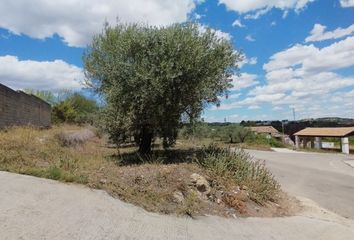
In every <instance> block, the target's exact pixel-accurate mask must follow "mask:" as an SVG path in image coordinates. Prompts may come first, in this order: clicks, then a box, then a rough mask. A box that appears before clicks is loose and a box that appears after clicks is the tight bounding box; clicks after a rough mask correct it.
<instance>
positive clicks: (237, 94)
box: [228, 93, 241, 99]
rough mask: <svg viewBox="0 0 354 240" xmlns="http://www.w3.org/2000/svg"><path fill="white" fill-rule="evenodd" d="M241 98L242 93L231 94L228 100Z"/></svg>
mask: <svg viewBox="0 0 354 240" xmlns="http://www.w3.org/2000/svg"><path fill="white" fill-rule="evenodd" d="M240 96H241V93H234V94H230V95H229V97H228V99H237V98H239V97H240Z"/></svg>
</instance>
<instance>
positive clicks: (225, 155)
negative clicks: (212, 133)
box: [196, 145, 280, 204]
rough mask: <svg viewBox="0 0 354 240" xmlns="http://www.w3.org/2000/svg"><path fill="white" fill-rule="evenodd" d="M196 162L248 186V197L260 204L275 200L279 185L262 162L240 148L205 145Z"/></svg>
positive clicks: (214, 172)
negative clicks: (253, 158)
mask: <svg viewBox="0 0 354 240" xmlns="http://www.w3.org/2000/svg"><path fill="white" fill-rule="evenodd" d="M196 163H197V164H199V165H200V166H202V167H204V168H206V169H208V170H209V171H210V172H211V173H213V174H215V175H217V176H221V177H231V178H232V179H234V180H235V181H236V182H237V184H239V185H240V186H242V185H245V186H247V187H248V188H249V191H250V192H249V193H250V198H251V199H252V200H254V201H256V202H258V203H260V204H263V203H265V202H266V201H275V200H276V195H277V193H278V191H279V189H280V185H279V184H278V182H277V181H276V180H275V179H274V177H273V175H272V173H271V172H270V171H269V170H268V169H267V168H266V167H265V165H264V163H262V162H260V161H254V160H252V158H251V156H250V155H249V154H248V153H246V152H244V151H243V150H242V149H229V148H219V147H217V146H215V145H210V146H209V147H205V148H204V149H203V152H202V154H201V156H199V157H197V159H196Z"/></svg>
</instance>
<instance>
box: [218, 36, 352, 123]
mask: <svg viewBox="0 0 354 240" xmlns="http://www.w3.org/2000/svg"><path fill="white" fill-rule="evenodd" d="M353 56H354V36H353V37H347V38H346V39H344V40H340V41H337V42H335V43H333V44H330V45H328V46H326V47H322V48H318V47H315V46H314V45H301V44H296V45H294V46H293V47H290V48H288V49H285V50H283V51H281V52H278V53H275V54H274V55H273V56H271V57H270V59H269V62H268V63H266V64H264V65H263V69H264V70H265V71H266V75H265V77H266V80H267V82H266V83H265V84H263V85H260V84H256V85H253V86H251V89H250V90H249V91H248V94H247V96H246V98H244V99H241V100H240V99H237V101H234V102H231V103H226V104H222V105H221V107H220V108H219V109H223V110H229V109H235V108H240V107H246V106H247V107H248V106H250V108H253V107H252V106H255V105H257V106H261V107H262V105H263V104H271V105H272V107H273V110H274V111H278V112H277V115H278V116H282V117H284V118H291V111H290V110H289V107H294V108H295V109H296V115H297V118H308V117H324V116H342V117H352V116H353V114H354V90H353V89H354V75H352V74H351V75H350V74H349V75H348V74H347V75H346V76H344V75H341V74H340V73H339V72H336V71H337V70H340V69H344V68H348V67H353V66H354V58H353Z"/></svg>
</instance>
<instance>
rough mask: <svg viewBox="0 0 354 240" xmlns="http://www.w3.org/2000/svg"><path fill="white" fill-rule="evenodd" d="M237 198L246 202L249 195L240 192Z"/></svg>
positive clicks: (245, 192)
mask: <svg viewBox="0 0 354 240" xmlns="http://www.w3.org/2000/svg"><path fill="white" fill-rule="evenodd" d="M237 198H238V199H240V200H241V201H243V202H247V200H248V198H249V195H248V192H247V191H244V190H242V191H240V192H239V193H237Z"/></svg>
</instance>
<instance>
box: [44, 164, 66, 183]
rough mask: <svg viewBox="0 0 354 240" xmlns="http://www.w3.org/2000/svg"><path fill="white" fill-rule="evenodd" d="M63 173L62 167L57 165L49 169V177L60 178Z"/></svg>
mask: <svg viewBox="0 0 354 240" xmlns="http://www.w3.org/2000/svg"><path fill="white" fill-rule="evenodd" d="M62 175H63V173H62V171H61V169H60V168H58V167H56V166H50V167H49V168H48V170H47V178H50V179H54V180H59V179H61V177H62Z"/></svg>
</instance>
